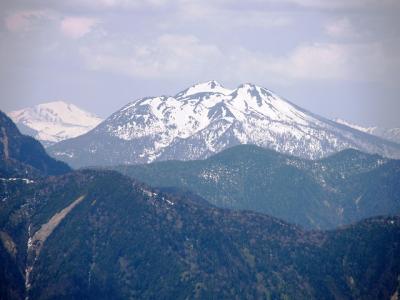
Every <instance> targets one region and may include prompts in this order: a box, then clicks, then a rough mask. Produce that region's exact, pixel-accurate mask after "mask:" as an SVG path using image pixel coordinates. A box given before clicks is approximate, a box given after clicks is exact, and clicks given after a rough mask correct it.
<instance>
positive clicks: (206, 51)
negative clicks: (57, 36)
mask: <svg viewBox="0 0 400 300" xmlns="http://www.w3.org/2000/svg"><path fill="white" fill-rule="evenodd" d="M81 53H82V55H83V57H84V60H85V62H86V64H87V65H88V67H89V68H91V69H93V70H106V71H112V72H117V73H123V74H127V75H130V76H134V77H141V78H168V77H178V78H179V77H185V76H188V74H190V73H192V74H199V73H202V72H206V71H207V70H209V69H210V67H209V66H210V65H211V66H213V67H212V68H214V67H215V66H216V65H217V64H218V61H219V60H220V59H223V53H221V52H220V49H218V47H216V46H214V45H209V44H202V43H200V41H199V40H198V39H197V38H196V37H194V36H191V35H162V36H160V37H158V38H157V39H156V40H155V41H154V42H152V43H149V44H142V43H134V42H129V41H122V42H118V41H104V43H96V45H92V46H91V47H84V48H82V49H81Z"/></svg>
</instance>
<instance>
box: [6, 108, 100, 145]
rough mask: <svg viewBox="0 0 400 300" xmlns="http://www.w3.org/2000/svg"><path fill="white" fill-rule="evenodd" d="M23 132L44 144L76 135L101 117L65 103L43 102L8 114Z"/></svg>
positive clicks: (98, 121)
mask: <svg viewBox="0 0 400 300" xmlns="http://www.w3.org/2000/svg"><path fill="white" fill-rule="evenodd" d="M8 115H9V116H10V118H11V119H12V120H13V121H14V122H15V123H16V124H17V126H18V128H19V129H20V130H21V132H22V133H24V134H27V135H30V136H33V137H34V138H36V139H38V140H40V141H41V142H42V143H43V144H44V145H45V146H48V145H51V144H54V143H56V142H59V141H62V140H65V139H69V138H73V137H77V136H79V135H82V134H84V133H86V132H88V131H89V130H91V129H93V128H94V127H96V126H97V125H98V124H99V123H100V122H101V121H102V119H101V118H99V117H97V116H95V115H93V114H91V113H89V112H87V111H84V110H82V109H81V108H79V107H77V106H75V105H73V104H69V103H66V102H64V101H55V102H49V103H43V104H39V105H36V106H34V107H28V108H24V109H21V110H17V111H12V112H10V113H8Z"/></svg>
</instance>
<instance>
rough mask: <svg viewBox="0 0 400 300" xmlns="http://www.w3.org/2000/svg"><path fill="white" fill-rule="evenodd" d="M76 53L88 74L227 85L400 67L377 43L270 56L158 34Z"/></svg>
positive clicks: (364, 75)
mask: <svg viewBox="0 0 400 300" xmlns="http://www.w3.org/2000/svg"><path fill="white" fill-rule="evenodd" d="M81 54H82V55H83V58H84V61H85V63H86V65H87V66H88V67H89V68H90V69H92V70H102V71H112V72H115V73H122V74H126V75H129V76H133V77H137V78H152V79H168V78H181V79H182V78H183V79H192V80H197V79H198V78H219V79H220V80H224V81H227V82H233V81H235V82H243V81H246V82H247V81H254V82H261V81H264V80H266V79H267V80H268V81H270V82H271V81H272V82H277V83H290V82H294V81H297V80H326V79H329V80H356V81H370V80H375V81H384V80H386V79H387V78H388V77H390V76H389V75H388V74H387V73H388V70H389V68H388V66H392V67H391V69H392V70H395V69H396V68H395V67H393V66H400V62H399V59H397V58H395V57H389V56H387V55H386V53H384V50H383V48H382V47H381V46H380V45H379V44H339V43H314V44H307V45H301V46H298V47H296V48H294V49H292V51H290V52H288V53H286V54H282V55H271V54H267V53H263V52H256V51H251V50H248V49H246V48H240V47H231V48H226V49H225V48H221V47H218V46H217V45H213V44H210V43H204V42H201V41H200V40H199V39H198V38H196V37H195V36H191V35H162V36H160V37H159V38H157V39H156V40H155V41H153V42H152V43H139V42H133V41H124V42H118V41H116V40H114V41H113V40H112V39H107V40H106V41H103V42H97V43H95V44H93V45H92V46H87V47H85V48H82V49H81ZM389 60H390V62H389ZM384 61H386V62H387V63H383V62H384Z"/></svg>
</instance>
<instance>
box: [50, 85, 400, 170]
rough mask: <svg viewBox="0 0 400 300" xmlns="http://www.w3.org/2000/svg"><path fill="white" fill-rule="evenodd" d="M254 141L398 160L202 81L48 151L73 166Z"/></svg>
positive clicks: (184, 155)
mask: <svg viewBox="0 0 400 300" xmlns="http://www.w3.org/2000/svg"><path fill="white" fill-rule="evenodd" d="M239 144H255V145H258V146H261V147H264V148H269V149H274V150H276V151H278V152H281V153H286V154H291V155H295V156H299V157H303V158H311V159H316V158H321V157H324V156H327V155H329V154H332V153H335V152H337V151H340V150H343V149H347V148H354V149H358V150H361V151H363V152H368V153H378V154H380V155H382V156H385V157H392V158H397V157H400V145H399V144H396V143H393V142H390V141H387V140H384V139H381V138H379V137H376V136H373V135H370V134H367V133H364V132H361V131H359V130H355V129H353V128H351V127H348V126H346V125H343V124H339V123H336V122H334V121H331V120H328V119H325V118H323V117H320V116H318V115H315V114H313V113H311V112H308V111H306V110H304V109H302V108H300V107H298V106H296V105H294V104H292V103H291V102H289V101H286V100H284V99H282V98H280V97H279V96H277V95H276V94H274V93H273V92H271V91H269V90H267V89H265V88H262V87H259V86H256V85H253V84H243V85H241V86H239V87H238V88H236V89H234V90H229V89H226V88H224V87H222V86H221V85H220V84H219V83H218V82H215V81H210V82H206V83H200V84H196V85H194V86H192V87H190V88H188V89H186V90H184V91H182V92H179V93H178V94H177V95H175V96H173V97H172V96H159V97H146V98H142V99H137V100H135V101H133V102H131V103H129V104H127V105H126V106H124V107H123V108H121V109H120V110H119V111H117V112H115V113H113V114H112V115H111V116H110V117H108V118H107V119H106V120H105V121H104V122H102V123H101V124H100V125H99V126H97V127H96V128H94V129H93V130H91V131H89V132H87V133H86V134H84V135H82V136H79V137H76V138H73V139H69V140H65V141H62V142H60V143H57V144H56V145H53V146H51V147H49V152H50V154H51V155H52V156H53V157H55V158H57V159H60V160H63V161H65V162H68V163H69V164H70V165H72V166H73V167H82V166H91V165H115V164H134V163H148V162H152V161H162V160H171V159H179V160H192V159H203V158H207V157H209V156H210V155H212V154H215V153H218V152H220V151H222V150H224V149H226V148H228V147H232V146H235V145H239Z"/></svg>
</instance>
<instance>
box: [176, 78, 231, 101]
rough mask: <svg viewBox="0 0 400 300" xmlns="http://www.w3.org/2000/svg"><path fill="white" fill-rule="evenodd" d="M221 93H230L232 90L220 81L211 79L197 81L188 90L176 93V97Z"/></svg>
mask: <svg viewBox="0 0 400 300" xmlns="http://www.w3.org/2000/svg"><path fill="white" fill-rule="evenodd" d="M211 92H212V93H220V94H223V95H229V94H230V93H231V92H232V90H229V89H226V88H224V87H223V86H222V85H221V84H220V83H219V82H218V81H216V80H210V81H207V82H201V83H197V84H195V85H192V86H191V87H189V88H187V89H186V90H184V91H182V92H180V93H179V94H177V95H176V98H184V97H188V96H192V95H195V94H202V93H211Z"/></svg>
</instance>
